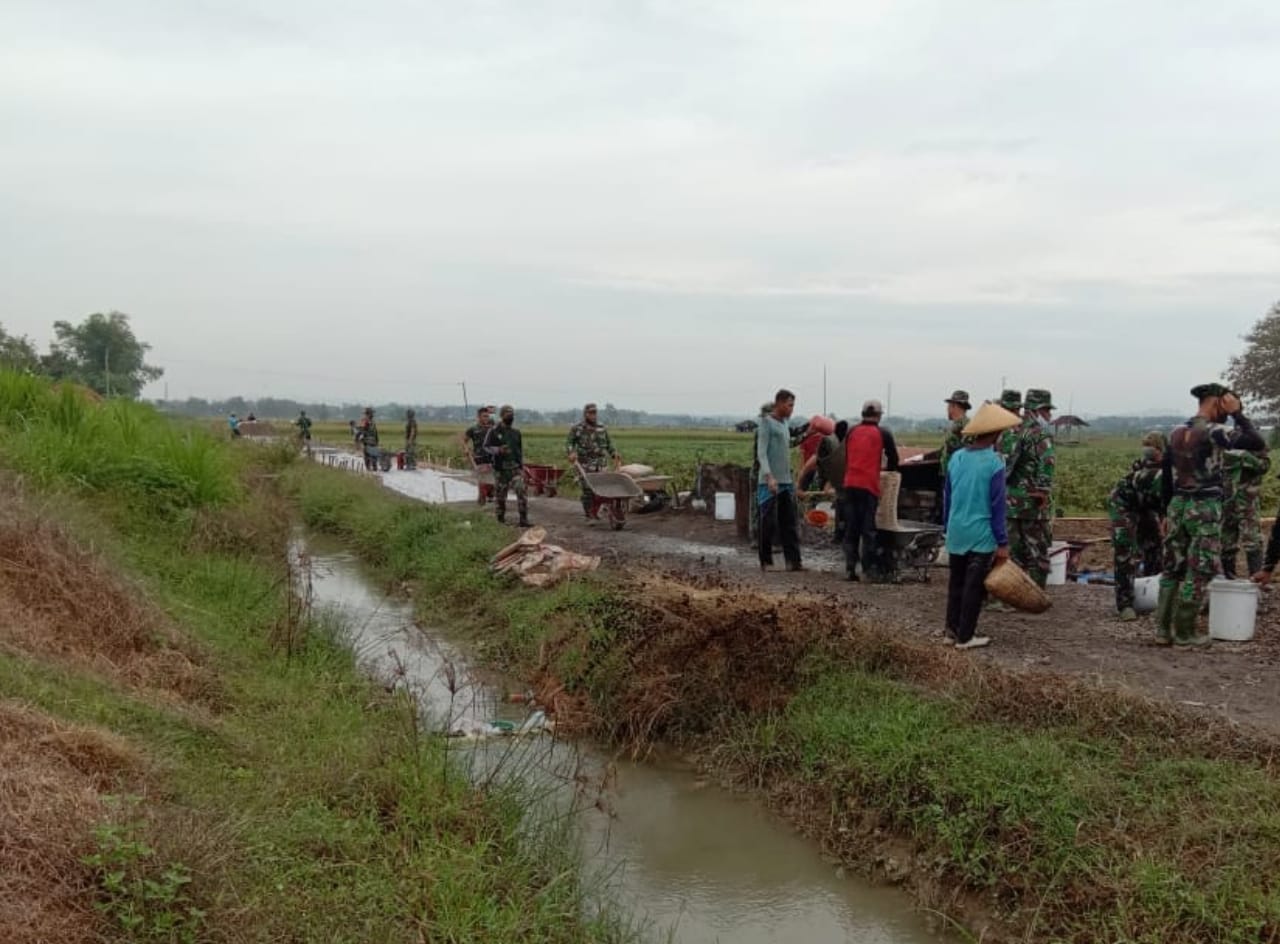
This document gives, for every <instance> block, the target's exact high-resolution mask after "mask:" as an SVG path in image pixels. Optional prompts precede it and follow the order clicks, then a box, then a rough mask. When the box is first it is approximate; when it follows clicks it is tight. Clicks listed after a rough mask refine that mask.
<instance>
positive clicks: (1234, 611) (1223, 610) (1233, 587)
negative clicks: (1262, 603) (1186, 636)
mask: <svg viewBox="0 0 1280 944" xmlns="http://www.w3.org/2000/svg"><path fill="white" fill-rule="evenodd" d="M1257 615H1258V588H1257V587H1256V586H1255V585H1254V584H1253V583H1252V582H1250V581H1248V580H1223V579H1222V578H1220V577H1219V578H1218V579H1216V580H1213V581H1211V582H1210V584H1209V635H1210V636H1212V637H1213V638H1214V639H1223V640H1227V641H1229V642H1247V641H1248V640H1250V639H1252V638H1253V624H1254V620H1255V618H1256V617H1257Z"/></svg>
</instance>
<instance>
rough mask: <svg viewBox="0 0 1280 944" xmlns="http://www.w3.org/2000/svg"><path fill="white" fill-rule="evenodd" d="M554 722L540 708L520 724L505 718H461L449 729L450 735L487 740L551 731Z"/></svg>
mask: <svg viewBox="0 0 1280 944" xmlns="http://www.w3.org/2000/svg"><path fill="white" fill-rule="evenodd" d="M552 727H553V723H552V722H551V721H550V720H549V719H548V718H547V713H546V712H545V711H542V710H541V709H539V710H538V711H535V712H533V713H532V714H530V715H529V717H527V718H525V719H524V721H522V722H520V724H519V725H517V724H516V722H514V721H507V720H506V719H505V718H495V719H493V720H492V721H481V720H480V719H479V718H461V719H459V720H458V721H457V722H455V723H454V725H453V727H452V728H450V730H449V737H458V738H467V739H469V740H485V739H487V738H495V737H520V736H523V735H526V734H541V733H542V732H543V731H550V730H551V729H552Z"/></svg>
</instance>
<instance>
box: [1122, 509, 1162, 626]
mask: <svg viewBox="0 0 1280 944" xmlns="http://www.w3.org/2000/svg"><path fill="white" fill-rule="evenodd" d="M1108 514H1109V515H1110V517H1111V550H1112V553H1113V554H1114V555H1115V571H1116V610H1117V612H1118V611H1120V610H1124V609H1127V608H1129V607H1131V606H1133V581H1134V578H1135V577H1137V576H1138V565H1139V564H1141V565H1142V574H1143V576H1148V577H1149V576H1151V575H1152V574H1158V573H1160V558H1161V555H1162V553H1163V550H1164V549H1163V547H1162V543H1161V540H1160V519H1159V518H1157V517H1156V516H1155V515H1154V514H1152V513H1151V512H1146V513H1141V512H1140V513H1137V514H1135V513H1132V512H1128V511H1123V510H1121V509H1118V508H1110V509H1108Z"/></svg>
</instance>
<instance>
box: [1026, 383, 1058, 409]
mask: <svg viewBox="0 0 1280 944" xmlns="http://www.w3.org/2000/svg"><path fill="white" fill-rule="evenodd" d="M1022 406H1023V408H1024V409H1027V410H1056V409H1057V407H1055V406H1054V405H1053V394H1051V393H1050V392H1049V391H1048V390H1041V389H1040V388H1039V387H1032V388H1031V389H1029V390H1028V391H1027V398H1026V399H1025V400H1023V401H1022Z"/></svg>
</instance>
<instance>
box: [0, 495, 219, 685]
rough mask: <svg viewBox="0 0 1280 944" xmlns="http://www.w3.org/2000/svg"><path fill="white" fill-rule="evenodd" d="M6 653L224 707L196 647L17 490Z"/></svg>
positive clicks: (11, 521)
mask: <svg viewBox="0 0 1280 944" xmlns="http://www.w3.org/2000/svg"><path fill="white" fill-rule="evenodd" d="M0 493H2V495H3V504H4V508H3V510H2V511H0V646H4V647H6V648H8V649H10V650H13V651H18V652H21V653H24V654H27V655H30V656H34V657H36V658H38V659H42V660H47V661H53V662H58V663H61V664H65V665H70V666H74V667H76V668H80V669H88V670H89V671H92V672H94V673H95V674H98V675H101V676H105V677H107V678H110V679H112V680H114V681H118V682H122V683H124V684H125V685H127V686H130V687H133V688H138V689H144V690H148V691H150V692H155V693H161V694H164V695H167V696H168V697H170V698H175V697H176V698H178V699H183V700H189V701H193V702H197V703H202V704H205V705H211V704H216V703H217V702H218V700H219V688H218V685H217V681H216V679H215V677H214V676H213V674H212V673H211V672H210V671H209V670H208V669H207V668H206V667H205V666H204V665H203V662H204V659H203V657H202V655H201V653H200V652H199V650H198V649H197V647H196V646H195V645H193V644H192V643H191V641H190V640H189V639H187V638H186V637H185V636H183V635H182V634H181V633H179V632H178V631H177V630H176V629H174V627H173V626H172V625H171V624H170V623H169V621H168V620H167V619H166V617H165V615H164V613H163V612H161V610H160V609H159V608H158V607H157V606H155V605H154V604H152V603H151V602H150V601H149V600H148V598H147V596H146V594H145V592H144V591H143V590H142V588H141V587H139V586H137V585H135V584H132V583H130V582H128V581H127V580H125V579H124V578H122V577H120V576H119V575H118V574H117V573H114V572H113V571H112V570H111V568H110V567H109V566H108V564H107V562H106V561H105V560H103V558H102V557H101V556H100V555H98V554H96V553H94V552H92V551H90V550H89V549H87V548H85V547H83V546H82V545H80V544H79V543H78V542H76V540H75V539H74V538H72V537H71V536H70V534H68V533H67V531H66V530H65V529H64V528H63V527H61V526H60V525H58V524H57V523H55V522H54V521H53V520H52V519H51V518H50V517H49V516H48V515H47V514H46V513H44V512H43V511H41V510H40V509H39V508H37V507H34V506H33V505H32V504H31V503H30V502H29V501H28V500H26V499H25V498H24V497H23V496H22V495H21V493H20V492H18V491H17V490H16V489H14V488H13V487H12V486H5V487H3V488H2V489H0Z"/></svg>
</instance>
